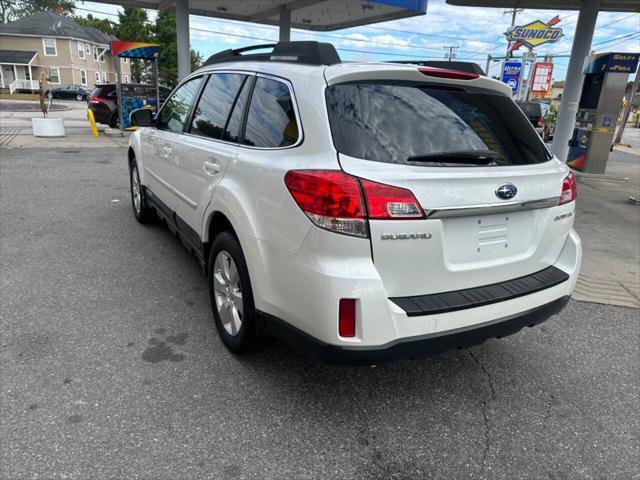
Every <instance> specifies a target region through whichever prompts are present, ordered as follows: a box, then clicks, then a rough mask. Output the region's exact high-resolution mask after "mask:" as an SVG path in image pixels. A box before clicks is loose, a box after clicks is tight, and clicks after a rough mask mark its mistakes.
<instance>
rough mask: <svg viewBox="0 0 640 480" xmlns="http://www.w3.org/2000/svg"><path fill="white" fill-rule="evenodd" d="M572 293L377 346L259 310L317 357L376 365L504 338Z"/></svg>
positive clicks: (283, 335) (281, 334)
mask: <svg viewBox="0 0 640 480" xmlns="http://www.w3.org/2000/svg"><path fill="white" fill-rule="evenodd" d="M569 298H570V297H569V296H565V297H560V298H558V299H556V300H554V301H553V302H550V303H547V304H545V305H541V306H539V307H536V308H533V309H531V310H527V311H525V312H521V313H518V314H516V315H511V316H508V317H504V318H500V319H497V320H493V321H490V322H486V323H481V324H476V325H472V326H469V327H466V328H461V329H456V330H448V331H445V332H440V333H437V334H428V335H420V336H416V337H409V338H404V339H400V340H395V341H393V342H390V343H387V344H384V345H376V346H373V347H359V346H354V347H351V346H341V345H340V346H338V345H331V344H328V343H324V342H322V341H320V340H318V339H316V338H314V337H312V336H310V335H308V334H306V333H304V332H303V331H301V330H299V329H297V328H295V327H293V326H292V325H290V324H288V323H287V322H285V321H283V320H280V319H279V318H276V317H274V316H272V315H269V314H267V313H264V312H257V314H258V316H259V319H260V321H261V326H262V328H263V329H264V331H266V332H267V333H269V334H270V335H273V336H274V337H277V338H279V339H281V340H283V341H284V342H285V343H288V344H289V345H291V346H292V347H294V348H296V349H297V350H300V351H301V352H302V353H303V354H306V355H308V356H310V357H313V358H315V359H317V360H320V361H323V362H326V363H332V364H339V365H373V364H379V363H384V362H388V361H391V360H397V359H401V358H414V357H421V356H428V355H435V354H437V353H441V352H443V351H445V350H450V349H454V348H465V347H471V346H474V345H479V344H481V343H483V342H484V341H485V340H487V339H489V338H502V337H506V336H508V335H512V334H514V333H516V332H518V331H520V330H521V329H522V328H524V327H533V326H534V325H537V324H539V323H542V322H544V321H545V320H547V319H548V318H549V317H551V316H552V315H555V314H556V313H558V312H560V311H561V310H562V309H563V308H564V307H565V306H566V305H567V303H568V302H569Z"/></svg>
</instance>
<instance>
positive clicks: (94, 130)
mask: <svg viewBox="0 0 640 480" xmlns="http://www.w3.org/2000/svg"><path fill="white" fill-rule="evenodd" d="M87 120H89V126H90V127H91V133H92V134H93V136H94V137H97V136H98V127H97V126H96V119H95V117H94V116H93V112H92V111H91V110H90V109H88V108H87Z"/></svg>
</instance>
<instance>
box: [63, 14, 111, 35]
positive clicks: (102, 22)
mask: <svg viewBox="0 0 640 480" xmlns="http://www.w3.org/2000/svg"><path fill="white" fill-rule="evenodd" d="M73 21H74V22H76V23H77V24H78V25H82V26H84V27H93V28H96V29H98V30H100V31H101V32H103V33H106V34H107V35H111V36H115V28H116V26H117V25H116V24H115V23H113V22H112V21H111V20H107V19H106V18H95V17H94V16H93V15H91V14H89V15H87V16H86V17H75V18H74V19H73Z"/></svg>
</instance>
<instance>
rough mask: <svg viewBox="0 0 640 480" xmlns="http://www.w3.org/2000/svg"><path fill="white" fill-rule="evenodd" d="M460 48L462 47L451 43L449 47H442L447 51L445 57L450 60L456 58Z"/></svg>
mask: <svg viewBox="0 0 640 480" xmlns="http://www.w3.org/2000/svg"><path fill="white" fill-rule="evenodd" d="M458 48H460V47H456V46H455V45H451V46H449V47H442V49H443V50H444V51H445V54H444V58H445V59H446V60H449V61H451V60H453V59H454V58H456V55H457V54H456V50H458Z"/></svg>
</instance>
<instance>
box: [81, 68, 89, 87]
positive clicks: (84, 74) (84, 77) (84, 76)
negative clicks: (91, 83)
mask: <svg viewBox="0 0 640 480" xmlns="http://www.w3.org/2000/svg"><path fill="white" fill-rule="evenodd" d="M80 84H81V85H86V84H87V71H86V70H80Z"/></svg>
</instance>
